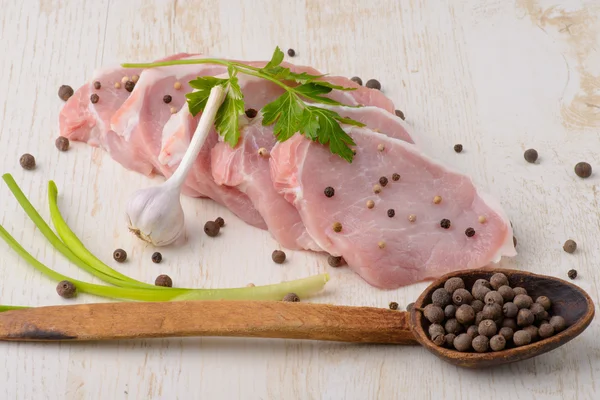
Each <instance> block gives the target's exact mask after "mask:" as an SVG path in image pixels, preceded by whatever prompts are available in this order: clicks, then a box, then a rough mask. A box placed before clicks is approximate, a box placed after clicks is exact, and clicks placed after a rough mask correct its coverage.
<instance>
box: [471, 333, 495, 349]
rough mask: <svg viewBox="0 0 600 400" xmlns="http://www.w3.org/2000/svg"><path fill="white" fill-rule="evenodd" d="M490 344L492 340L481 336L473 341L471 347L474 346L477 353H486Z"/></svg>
mask: <svg viewBox="0 0 600 400" xmlns="http://www.w3.org/2000/svg"><path fill="white" fill-rule="evenodd" d="M489 344H490V339H488V338H487V337H486V336H482V335H479V336H477V337H476V338H475V339H473V343H472V344H471V345H472V346H473V350H475V351H476V352H478V353H485V352H486V351H488V347H489Z"/></svg>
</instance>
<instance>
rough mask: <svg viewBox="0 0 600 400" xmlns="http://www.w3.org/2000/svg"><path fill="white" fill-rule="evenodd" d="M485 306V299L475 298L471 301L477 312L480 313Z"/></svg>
mask: <svg viewBox="0 0 600 400" xmlns="http://www.w3.org/2000/svg"><path fill="white" fill-rule="evenodd" d="M483 306H485V304H483V301H481V300H477V299H475V300H473V301H472V302H471V307H473V311H475V312H476V313H478V312H479V311H483Z"/></svg>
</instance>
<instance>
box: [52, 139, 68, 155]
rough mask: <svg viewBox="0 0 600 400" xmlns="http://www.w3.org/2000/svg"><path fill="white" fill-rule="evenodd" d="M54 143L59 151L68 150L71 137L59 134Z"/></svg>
mask: <svg viewBox="0 0 600 400" xmlns="http://www.w3.org/2000/svg"><path fill="white" fill-rule="evenodd" d="M54 145H55V146H56V148H57V149H58V150H59V151H67V150H69V139H67V138H66V137H64V136H59V137H57V138H56V140H55V141H54Z"/></svg>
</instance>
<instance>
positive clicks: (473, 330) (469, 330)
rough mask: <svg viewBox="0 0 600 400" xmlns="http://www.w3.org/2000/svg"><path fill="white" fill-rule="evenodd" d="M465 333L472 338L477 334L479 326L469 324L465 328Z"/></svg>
mask: <svg viewBox="0 0 600 400" xmlns="http://www.w3.org/2000/svg"><path fill="white" fill-rule="evenodd" d="M467 335H469V336H471V338H472V339H475V338H476V337H477V336H478V335H479V328H478V326H477V325H471V326H469V327H468V328H467Z"/></svg>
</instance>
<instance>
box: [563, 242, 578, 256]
mask: <svg viewBox="0 0 600 400" xmlns="http://www.w3.org/2000/svg"><path fill="white" fill-rule="evenodd" d="M563 250H564V251H566V252H567V253H574V252H575V250H577V243H575V241H574V240H571V239H569V240H567V241H566V242H565V244H563Z"/></svg>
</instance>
